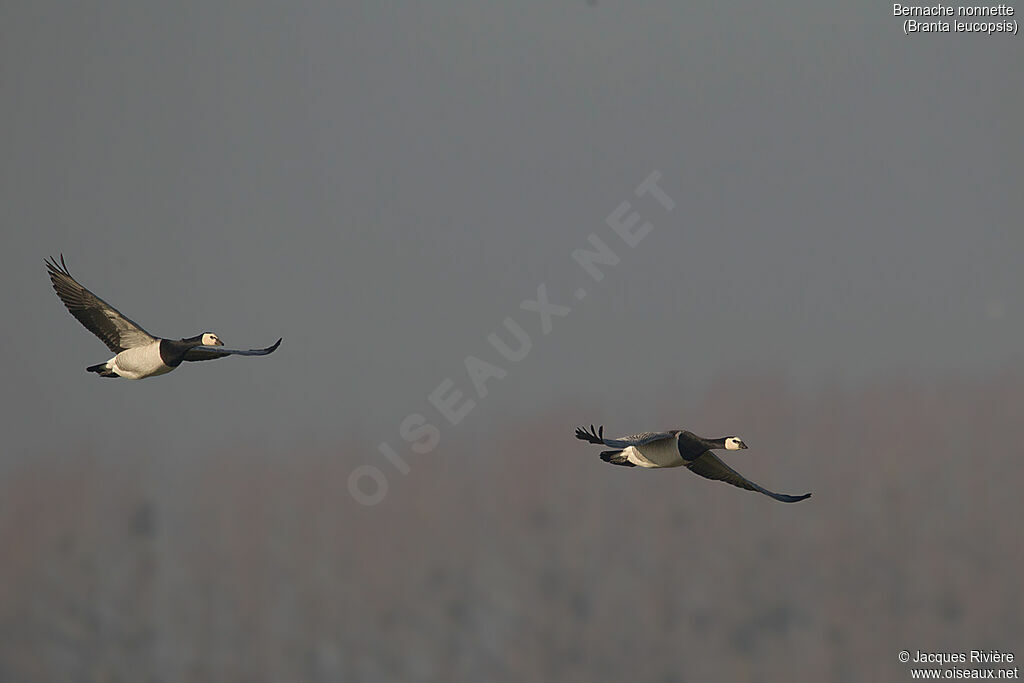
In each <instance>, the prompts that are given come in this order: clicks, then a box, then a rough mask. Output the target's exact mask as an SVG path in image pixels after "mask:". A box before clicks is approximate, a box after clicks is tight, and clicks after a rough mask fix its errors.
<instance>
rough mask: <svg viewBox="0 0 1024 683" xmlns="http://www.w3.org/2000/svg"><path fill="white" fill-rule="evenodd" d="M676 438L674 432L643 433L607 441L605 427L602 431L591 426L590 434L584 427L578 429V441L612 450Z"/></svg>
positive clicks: (602, 426)
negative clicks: (601, 445)
mask: <svg viewBox="0 0 1024 683" xmlns="http://www.w3.org/2000/svg"><path fill="white" fill-rule="evenodd" d="M674 436H675V435H674V434H673V433H672V432H643V433H641V434H633V435H632V436H624V437H622V438H621V439H606V438H604V425H601V427H600V429H594V425H590V431H589V432H588V431H587V430H586V429H584V428H583V427H577V428H576V438H577V439H580V440H581V441H587V442H589V443H595V444H604V445H605V446H611V447H612V448H629V447H630V446H643V445H644V444H648V443H651V442H653V441H661V440H662V439H671V438H673V437H674Z"/></svg>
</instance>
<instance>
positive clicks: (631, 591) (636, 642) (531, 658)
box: [0, 373, 1024, 681]
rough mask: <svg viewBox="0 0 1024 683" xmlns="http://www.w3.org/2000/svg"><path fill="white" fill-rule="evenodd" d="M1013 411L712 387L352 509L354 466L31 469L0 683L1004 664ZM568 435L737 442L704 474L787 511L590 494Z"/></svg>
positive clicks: (584, 459)
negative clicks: (737, 484)
mask: <svg viewBox="0 0 1024 683" xmlns="http://www.w3.org/2000/svg"><path fill="white" fill-rule="evenodd" d="M1022 406H1024V376H1022V375H1020V374H1019V373H1017V374H1009V375H1005V376H1000V377H993V378H990V379H988V380H986V381H957V380H946V381H942V382H924V381H907V380H900V379H898V378H893V379H891V380H887V381H884V382H879V383H877V384H875V385H872V386H867V387H862V388H858V389H855V390H854V389H849V388H843V387H839V386H836V387H833V388H822V389H819V390H815V391H813V392H810V393H809V394H801V393H797V392H795V391H793V390H791V389H790V388H789V387H788V386H787V384H786V383H785V382H783V381H781V380H778V379H773V378H770V377H762V378H753V379H750V378H748V379H736V378H731V379H728V380H723V381H721V382H720V383H718V384H716V386H715V387H714V388H713V389H712V390H711V391H710V392H709V393H708V395H707V396H706V397H705V398H703V399H702V400H701V401H699V402H698V403H697V404H696V405H695V406H693V407H691V408H689V409H687V411H686V414H685V415H679V414H678V413H674V412H673V411H672V410H668V409H666V410H664V411H663V413H662V414H661V415H655V416H652V419H656V420H657V422H656V424H643V425H633V424H616V421H615V419H614V418H612V417H608V416H601V415H594V414H593V413H592V412H590V413H587V414H580V413H578V412H577V411H576V410H575V408H574V407H571V406H567V407H566V408H565V410H563V411H562V412H561V413H560V414H557V415H550V416H547V417H545V418H543V419H538V420H536V421H533V422H532V423H522V424H503V425H500V433H501V435H502V436H501V438H500V439H494V438H490V437H488V436H487V435H485V434H480V435H473V434H471V433H470V431H469V430H467V432H466V433H465V434H460V433H456V432H454V431H453V432H451V433H450V434H447V435H446V436H447V437H448V438H447V439H446V441H445V442H444V445H443V447H442V448H440V449H439V450H438V451H436V452H435V453H432V454H430V455H426V456H410V460H409V461H410V465H411V471H410V473H409V474H407V475H404V476H403V475H400V474H398V473H396V472H392V471H389V481H390V483H391V488H390V491H389V493H388V495H387V497H386V498H385V500H384V501H383V502H382V503H381V504H379V505H377V506H374V507H363V506H360V505H358V504H357V503H356V502H354V500H353V499H352V497H351V496H350V495H349V493H348V489H347V484H346V481H347V476H348V474H349V472H350V471H351V469H352V467H353V466H354V464H357V463H360V462H374V463H376V464H380V461H381V460H382V459H381V458H380V456H379V455H375V454H374V453H373V448H374V447H375V444H374V443H373V442H372V441H370V442H369V446H368V447H367V451H369V452H368V453H367V454H366V455H365V457H364V456H363V455H361V454H351V453H345V452H343V449H342V448H341V447H339V448H338V449H334V450H331V449H324V450H322V451H319V452H310V451H305V450H302V449H299V450H297V451H296V452H286V453H266V452H259V451H258V450H253V449H250V448H245V449H243V448H239V449H238V450H237V451H227V452H224V451H222V452H211V453H208V454H203V456H202V457H189V458H181V459H180V460H175V459H174V458H173V454H167V455H166V457H163V456H161V457H160V458H157V459H154V458H144V457H140V458H125V457H114V456H109V455H105V454H104V453H102V452H97V451H96V450H95V449H94V448H89V447H81V448H79V447H75V446H70V447H68V448H66V450H60V449H56V448H55V449H54V451H53V452H52V453H51V454H49V455H40V456H34V457H32V458H20V459H18V460H17V461H16V462H15V463H8V464H7V465H6V466H5V468H4V470H3V477H2V480H0V548H2V560H0V681H338V680H350V681H398V680H402V681H542V680H544V681H553V680H560V681H597V680H650V681H715V680H722V681H775V680H830V681H863V680H880V681H881V680H907V679H908V677H909V674H908V671H907V667H906V665H903V664H900V663H899V662H898V661H897V653H898V651H899V650H901V649H908V650H910V651H912V652H913V651H914V650H915V649H918V648H920V649H928V650H936V651H941V650H950V649H951V650H955V651H961V650H965V649H971V648H980V649H987V648H998V649H1002V650H1010V651H1014V648H1017V651H1016V652H1015V654H1016V655H1017V656H1018V658H1019V657H1024V651H1021V650H1020V645H1021V643H1024V598H1022V590H1021V589H1022V587H1024V582H1022V580H1021V568H1022V566H1024V544H1022V536H1021V532H1020V530H1019V524H1020V520H1021V518H1022V517H1024V514H1022V513H1024V502H1022V499H1024V496H1022V493H1021V484H1022V483H1024V458H1022V456H1024V446H1022V439H1021V436H1020V434H1019V431H1020V423H1021V419H1020V418H1021V415H1022ZM583 421H587V422H590V421H594V422H598V421H604V422H605V423H606V424H607V425H608V431H609V432H612V433H616V434H617V433H619V432H629V431H636V430H641V429H647V428H650V427H669V426H677V425H678V426H685V427H689V428H692V429H694V430H695V431H697V430H700V431H704V432H706V433H708V434H709V435H711V436H719V435H722V434H728V433H734V432H735V433H739V434H741V435H742V436H743V437H744V438H745V439H746V440H747V442H748V443H749V444H750V445H751V449H750V450H748V451H744V452H742V453H738V454H733V453H728V454H726V455H725V457H726V459H727V461H728V462H729V463H730V464H732V465H733V466H734V467H735V468H736V469H738V470H739V471H740V472H742V473H744V474H745V475H747V476H748V477H750V478H751V479H753V480H755V481H757V482H759V483H761V484H763V485H765V486H767V487H769V488H773V489H775V490H778V491H783V492H787V493H803V492H805V491H813V492H814V496H813V497H812V498H811V499H810V500H808V501H805V502H802V503H798V504H794V505H785V504H781V503H777V502H775V501H772V500H770V499H768V498H765V497H763V496H758V495H756V494H752V493H749V492H745V491H741V490H739V489H735V488H732V487H729V486H726V485H724V484H721V483H718V482H710V481H706V480H703V479H699V478H698V477H695V476H694V475H692V474H690V473H689V472H685V471H682V470H673V471H662V472H647V471H640V470H638V469H627V468H616V467H610V466H608V465H606V464H604V463H602V462H600V461H599V460H598V458H597V454H596V453H597V449H594V448H593V447H588V446H587V445H585V444H582V443H580V442H577V441H575V440H574V439H573V438H572V431H573V427H574V426H575V425H576V423H577V422H583ZM684 421H685V423H684ZM705 425H706V427H705ZM157 463H158V464H157Z"/></svg>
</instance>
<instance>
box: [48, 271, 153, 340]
mask: <svg viewBox="0 0 1024 683" xmlns="http://www.w3.org/2000/svg"><path fill="white" fill-rule="evenodd" d="M46 269H47V270H48V271H49V272H50V282H52V283H53V290H54V291H55V292H57V296H59V297H60V300H61V301H63V302H64V305H65V306H67V309H68V311H70V312H71V315H73V316H75V318H77V319H78V322H80V323H82V324H83V325H85V329H87V330H89V331H90V332H92V333H93V334H95V335H96V336H97V337H99V338H100V340H101V341H102V342H103V343H104V344H106V345H107V348H108V349H110V350H111V351H113V352H114V353H120V352H121V351H124V350H125V349H131V348H134V347H136V346H145V345H146V344H150V343H152V342H154V341H156V337H154V336H153V335H151V334H150V333H149V332H146V331H145V330H144V329H142V328H141V327H139V325H138V324H137V323H135V322H133V321H131V320H129V319H128V318H126V317H125V316H124V315H122V314H121V312H120V311H118V310H117V309H116V308H114V307H113V306H111V305H110V304H108V303H107V302H106V301H104V300H103V299H101V298H99V297H98V296H96V295H95V294H93V293H92V292H90V291H89V290H88V289H86V288H85V287H83V286H82V285H80V284H79V283H78V281H77V280H75V278H73V277H71V273H69V272H68V267H67V266H66V265H65V264H64V255H63V254H61V256H60V265H58V264H57V261H56V259H54V258H49V259H47V260H46Z"/></svg>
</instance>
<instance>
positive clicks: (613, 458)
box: [601, 451, 636, 467]
mask: <svg viewBox="0 0 1024 683" xmlns="http://www.w3.org/2000/svg"><path fill="white" fill-rule="evenodd" d="M601 459H602V460H604V461H605V462H607V463H611V464H612V465H622V466H623V467H636V465H635V464H634V463H631V462H630V461H629V458H627V457H626V456H624V455H623V454H622V451H601Z"/></svg>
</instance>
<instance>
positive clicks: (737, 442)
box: [725, 436, 746, 451]
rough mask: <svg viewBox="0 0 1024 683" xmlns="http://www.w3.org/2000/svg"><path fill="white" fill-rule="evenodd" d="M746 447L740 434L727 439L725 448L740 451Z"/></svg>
mask: <svg viewBox="0 0 1024 683" xmlns="http://www.w3.org/2000/svg"><path fill="white" fill-rule="evenodd" d="M745 447H746V444H744V443H743V439H741V438H739V437H738V436H730V437H727V438H726V439H725V450H727V451H738V450H740V449H741V448H745Z"/></svg>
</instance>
